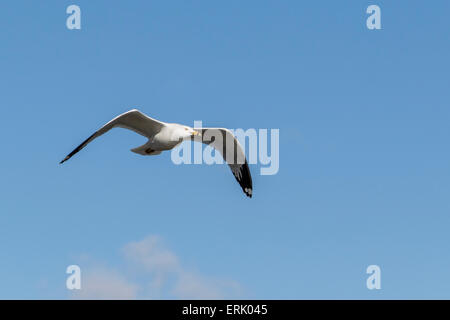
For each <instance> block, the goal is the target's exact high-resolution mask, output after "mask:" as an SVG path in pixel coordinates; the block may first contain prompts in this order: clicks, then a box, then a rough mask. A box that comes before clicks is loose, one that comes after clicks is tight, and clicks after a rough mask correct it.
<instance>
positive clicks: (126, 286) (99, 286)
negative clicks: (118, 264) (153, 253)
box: [73, 268, 138, 300]
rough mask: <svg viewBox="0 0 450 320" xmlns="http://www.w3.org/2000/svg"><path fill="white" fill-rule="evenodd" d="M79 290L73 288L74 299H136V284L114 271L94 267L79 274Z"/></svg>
mask: <svg viewBox="0 0 450 320" xmlns="http://www.w3.org/2000/svg"><path fill="white" fill-rule="evenodd" d="M81 276H82V278H81V279H82V280H81V284H82V285H81V290H74V292H73V297H74V298H75V299H112V300H122V299H136V298H137V292H138V286H137V285H135V284H133V283H130V282H129V281H128V280H127V279H125V277H123V276H122V275H121V274H119V273H118V272H116V271H113V270H111V269H107V268H94V269H93V270H89V271H87V272H82V274H81Z"/></svg>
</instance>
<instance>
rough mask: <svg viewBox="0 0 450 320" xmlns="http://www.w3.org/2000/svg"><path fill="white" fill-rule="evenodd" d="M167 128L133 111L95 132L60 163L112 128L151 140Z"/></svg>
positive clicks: (137, 111)
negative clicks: (127, 130) (131, 131)
mask: <svg viewBox="0 0 450 320" xmlns="http://www.w3.org/2000/svg"><path fill="white" fill-rule="evenodd" d="M164 126H165V123H164V122H161V121H158V120H155V119H152V118H150V117H148V116H146V115H145V114H143V113H142V112H140V111H139V110H136V109H133V110H130V111H127V112H125V113H122V114H121V115H120V116H117V117H116V118H114V119H112V120H111V121H110V122H108V123H107V124H105V125H104V126H103V127H101V128H100V129H99V130H98V131H96V132H94V134H92V135H91V136H90V137H89V138H87V139H86V140H85V141H84V142H83V143H82V144H80V145H79V146H78V147H76V148H75V149H74V150H73V151H72V152H71V153H69V154H68V155H67V156H66V157H65V158H64V160H62V161H61V162H60V164H61V163H63V162H65V161H67V160H69V159H70V158H71V157H72V156H73V155H74V154H76V153H77V152H78V151H80V150H81V149H83V148H84V147H85V146H86V145H87V144H88V143H89V142H91V141H92V140H94V139H95V138H97V137H100V136H101V135H102V134H104V133H106V132H108V131H109V130H111V129H112V128H116V127H120V128H125V129H129V130H133V131H134V132H136V133H139V134H140V135H143V136H144V137H147V138H149V139H150V138H151V137H153V136H154V135H155V134H156V133H158V132H159V131H160V130H161V128H162V127H164Z"/></svg>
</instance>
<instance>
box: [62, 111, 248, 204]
mask: <svg viewBox="0 0 450 320" xmlns="http://www.w3.org/2000/svg"><path fill="white" fill-rule="evenodd" d="M117 127H120V128H125V129H129V130H133V131H134V132H136V133H138V134H140V135H142V136H144V137H147V138H148V141H147V142H146V143H145V144H143V145H142V146H140V147H137V148H134V149H131V151H133V152H135V153H137V154H141V155H144V156H153V155H158V154H160V153H161V152H163V151H166V150H171V149H173V148H174V147H176V146H177V145H179V144H180V143H181V142H183V141H184V140H193V141H197V142H202V143H205V144H207V145H209V146H211V147H213V148H214V149H216V150H217V151H219V152H220V154H221V155H222V157H223V158H224V160H225V161H226V162H227V164H228V166H229V167H230V169H231V172H232V173H233V175H234V177H235V178H236V180H237V182H238V183H239V185H240V186H241V188H242V190H243V191H244V193H245V194H246V195H247V196H248V197H250V198H251V197H252V177H251V175H250V170H249V168H248V164H247V160H246V159H245V154H244V151H243V149H242V147H241V145H240V143H239V142H238V140H237V139H236V138H235V136H234V135H233V134H232V133H231V131H230V130H228V129H225V128H200V129H196V128H191V127H188V126H184V125H181V124H177V123H165V122H161V121H158V120H155V119H152V118H150V117H149V116H147V115H145V114H143V113H142V112H140V111H139V110H136V109H133V110H130V111H127V112H125V113H123V114H121V115H119V116H118V117H116V118H114V119H112V120H111V121H109V122H108V123H107V124H105V125H104V126H103V127H101V128H100V129H99V130H97V131H96V132H94V134H92V135H91V136H90V137H89V138H87V139H86V140H85V141H84V142H83V143H82V144H80V145H79V146H78V147H76V148H75V149H74V150H73V151H72V152H71V153H69V154H68V155H67V156H66V157H65V158H64V160H62V161H61V162H60V164H61V163H64V162H66V161H67V160H69V159H70V158H71V157H72V156H73V155H74V154H76V153H77V152H78V151H80V150H81V149H83V148H84V147H85V146H86V145H87V144H88V143H89V142H91V141H92V140H94V139H95V138H97V137H100V136H101V135H102V134H104V133H106V132H108V131H109V130H111V129H112V128H117Z"/></svg>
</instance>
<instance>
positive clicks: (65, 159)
mask: <svg viewBox="0 0 450 320" xmlns="http://www.w3.org/2000/svg"><path fill="white" fill-rule="evenodd" d="M69 159H70V157H69V156H67V157H65V158H64V159H63V160H61V162H60V163H59V164H63V163H64V162H66V161H67V160H69Z"/></svg>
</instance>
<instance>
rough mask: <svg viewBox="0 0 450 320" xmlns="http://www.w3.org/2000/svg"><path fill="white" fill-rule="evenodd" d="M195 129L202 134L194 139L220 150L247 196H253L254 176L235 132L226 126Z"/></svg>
mask: <svg viewBox="0 0 450 320" xmlns="http://www.w3.org/2000/svg"><path fill="white" fill-rule="evenodd" d="M194 129H195V130H197V131H200V132H201V135H198V136H194V137H193V140H194V141H197V142H202V143H204V144H207V145H209V146H210V147H213V148H214V149H216V150H217V151H219V152H220V154H221V155H222V157H223V159H224V160H225V161H226V163H227V164H228V166H229V167H230V169H231V172H232V173H233V175H234V177H235V178H236V181H237V182H238V183H239V185H240V186H241V188H242V191H244V193H245V195H246V196H247V197H250V198H251V197H252V193H253V183H252V176H251V174H250V169H249V167H248V163H247V159H246V158H245V152H244V150H243V149H242V146H241V144H240V143H239V141H238V140H237V139H236V137H235V136H234V135H233V133H232V132H231V131H230V130H228V129H225V128H201V129H196V128H194Z"/></svg>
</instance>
